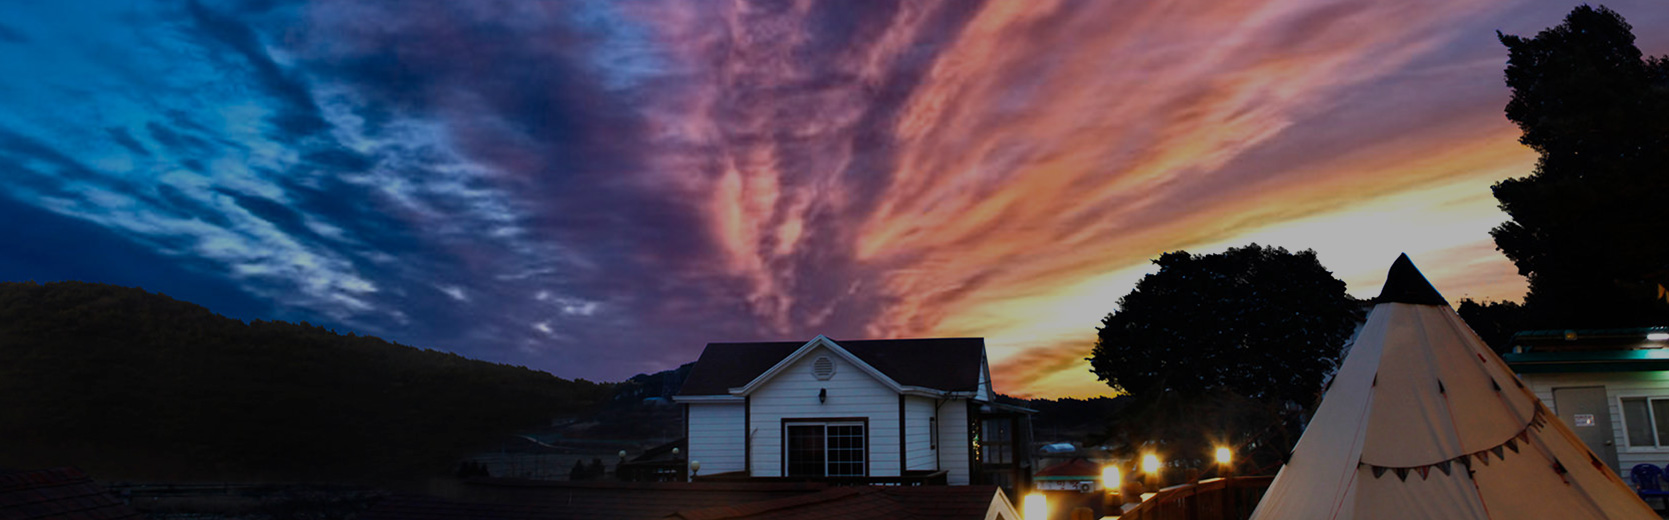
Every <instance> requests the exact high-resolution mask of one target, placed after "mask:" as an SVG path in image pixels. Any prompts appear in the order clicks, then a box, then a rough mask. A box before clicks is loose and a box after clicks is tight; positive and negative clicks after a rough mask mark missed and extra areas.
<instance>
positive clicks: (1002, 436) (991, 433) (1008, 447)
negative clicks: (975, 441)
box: [979, 419, 1014, 464]
mask: <svg viewBox="0 0 1669 520" xmlns="http://www.w3.org/2000/svg"><path fill="white" fill-rule="evenodd" d="M1009 426H1010V422H1009V420H1008V419H986V420H985V424H984V425H982V426H981V427H980V433H982V434H983V435H984V438H982V439H980V443H979V449H980V451H981V453H980V460H981V461H983V462H985V463H986V464H1012V463H1013V462H1014V437H1013V435H1014V432H1013V430H1012V429H1011V428H1009Z"/></svg>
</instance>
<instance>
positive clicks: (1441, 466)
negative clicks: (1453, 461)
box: [1437, 460, 1453, 475]
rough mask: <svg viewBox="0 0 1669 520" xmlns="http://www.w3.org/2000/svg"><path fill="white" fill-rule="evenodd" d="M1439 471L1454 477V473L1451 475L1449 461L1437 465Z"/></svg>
mask: <svg viewBox="0 0 1669 520" xmlns="http://www.w3.org/2000/svg"><path fill="white" fill-rule="evenodd" d="M1437 469H1438V470H1441V471H1442V472H1443V474H1444V475H1453V473H1449V461H1446V460H1445V461H1443V462H1439V463H1437Z"/></svg>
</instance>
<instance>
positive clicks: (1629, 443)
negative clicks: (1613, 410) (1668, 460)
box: [1612, 394, 1669, 452]
mask: <svg viewBox="0 0 1669 520" xmlns="http://www.w3.org/2000/svg"><path fill="white" fill-rule="evenodd" d="M1627 399H1644V400H1645V401H1646V427H1647V428H1648V429H1649V432H1650V434H1651V437H1652V442H1653V444H1650V445H1636V444H1634V439H1630V438H1629V434H1628V425H1629V424H1630V423H1629V420H1628V410H1627V409H1626V408H1624V407H1623V401H1624V400H1627ZM1653 401H1669V395H1661V394H1660V395H1644V394H1632V395H1618V396H1617V403H1616V404H1617V420H1618V421H1620V422H1621V423H1622V426H1623V427H1622V431H1621V432H1613V433H1612V436H1613V437H1622V441H1623V442H1622V444H1623V446H1625V447H1627V448H1628V451H1630V452H1669V444H1658V442H1660V440H1661V439H1662V437H1660V436H1659V432H1658V430H1657V411H1656V410H1655V409H1654V408H1653V407H1652V402H1653ZM1664 433H1669V432H1664Z"/></svg>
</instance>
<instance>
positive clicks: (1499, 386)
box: [1489, 379, 1501, 392]
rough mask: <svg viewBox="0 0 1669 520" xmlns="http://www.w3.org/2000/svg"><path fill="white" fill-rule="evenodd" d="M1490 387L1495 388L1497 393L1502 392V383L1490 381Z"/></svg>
mask: <svg viewBox="0 0 1669 520" xmlns="http://www.w3.org/2000/svg"><path fill="white" fill-rule="evenodd" d="M1489 386H1493V387H1495V391H1497V392H1500V391H1501V383H1497V382H1495V380H1494V379H1491V380H1489Z"/></svg>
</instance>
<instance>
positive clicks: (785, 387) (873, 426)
mask: <svg viewBox="0 0 1669 520" xmlns="http://www.w3.org/2000/svg"><path fill="white" fill-rule="evenodd" d="M808 354H809V355H807V356H805V357H803V358H800V360H799V361H798V362H796V363H795V364H794V365H792V366H789V367H788V368H787V370H784V371H783V372H781V373H779V374H777V376H776V377H775V378H773V379H772V380H770V381H768V382H766V383H765V384H764V385H763V386H762V387H760V388H759V389H757V390H755V391H754V393H753V395H752V396H751V397H752V405H753V416H752V419H753V428H754V433H753V476H756V477H778V476H782V462H783V461H782V456H783V454H782V419H784V418H806V419H811V418H836V417H866V418H868V419H869V431H868V442H869V460H868V461H867V462H868V463H869V464H868V468H867V470H868V471H869V474H870V476H896V475H898V474H899V466H900V464H899V462H900V457H899V453H898V394H896V393H893V391H892V389H890V388H887V387H886V386H885V385H883V384H881V382H880V381H877V380H875V379H874V378H872V377H870V376H869V374H867V373H864V372H863V371H862V370H861V369H859V368H857V367H855V366H852V365H851V364H850V363H847V362H846V360H845V359H844V358H841V357H840V356H838V355H835V354H833V353H831V352H829V351H828V350H827V349H824V348H823V347H818V348H817V349H816V350H815V351H813V352H810V353H808ZM823 355H827V356H829V358H830V359H833V360H834V362H835V373H834V377H832V378H830V379H829V380H828V381H819V380H817V378H816V377H814V376H813V375H812V374H811V365H812V363H813V362H814V361H815V360H816V359H817V358H818V357H820V356H823ZM819 389H827V390H828V392H829V394H828V402H825V403H821V404H819V403H818V402H817V393H818V390H819ZM702 467H703V472H705V468H706V463H705V462H703V463H702Z"/></svg>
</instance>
